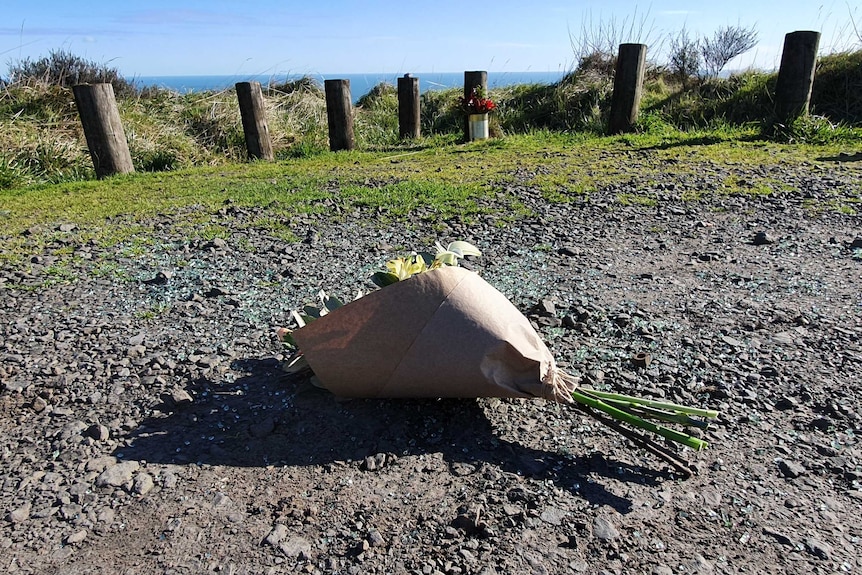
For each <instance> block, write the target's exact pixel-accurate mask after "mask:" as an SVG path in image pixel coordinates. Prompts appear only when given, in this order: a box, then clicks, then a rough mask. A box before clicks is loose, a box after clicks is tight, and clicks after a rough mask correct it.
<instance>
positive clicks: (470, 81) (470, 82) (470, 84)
mask: <svg viewBox="0 0 862 575" xmlns="http://www.w3.org/2000/svg"><path fill="white" fill-rule="evenodd" d="M473 88H481V90H482V91H483V92H487V91H488V72H485V71H483V70H478V71H473V72H464V98H465V99H466V98H469V97H470V95H471V94H472V93H473ZM464 139H465V140H467V141H468V142H469V141H470V122H469V120H468V119H467V116H466V114H465V115H464Z"/></svg>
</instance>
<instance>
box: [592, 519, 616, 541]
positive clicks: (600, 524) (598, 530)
mask: <svg viewBox="0 0 862 575" xmlns="http://www.w3.org/2000/svg"><path fill="white" fill-rule="evenodd" d="M593 535H594V536H595V537H596V538H597V539H600V540H602V541H605V542H610V541H613V540H614V539H616V538H617V537H619V536H620V532H619V531H617V528H616V527H614V524H613V523H611V521H610V519H608V518H607V517H602V516H599V517H596V518H595V519H593Z"/></svg>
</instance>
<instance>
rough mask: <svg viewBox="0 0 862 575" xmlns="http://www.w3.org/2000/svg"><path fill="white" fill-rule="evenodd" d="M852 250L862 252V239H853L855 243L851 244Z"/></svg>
mask: <svg viewBox="0 0 862 575" xmlns="http://www.w3.org/2000/svg"><path fill="white" fill-rule="evenodd" d="M850 249H851V250H862V237H858V238H853V241H852V242H850Z"/></svg>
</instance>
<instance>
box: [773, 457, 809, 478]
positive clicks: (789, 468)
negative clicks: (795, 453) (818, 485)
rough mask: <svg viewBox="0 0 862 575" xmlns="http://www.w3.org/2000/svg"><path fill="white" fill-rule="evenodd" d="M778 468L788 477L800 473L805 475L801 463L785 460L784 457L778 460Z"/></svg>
mask: <svg viewBox="0 0 862 575" xmlns="http://www.w3.org/2000/svg"><path fill="white" fill-rule="evenodd" d="M778 469H779V471H781V474H782V475H784V476H785V477H788V478H790V479H795V478H797V477H799V476H800V475H805V472H806V469H805V467H804V466H803V465H802V464H801V463H796V462H793V461H786V460H784V459H782V460H780V461H779V462H778Z"/></svg>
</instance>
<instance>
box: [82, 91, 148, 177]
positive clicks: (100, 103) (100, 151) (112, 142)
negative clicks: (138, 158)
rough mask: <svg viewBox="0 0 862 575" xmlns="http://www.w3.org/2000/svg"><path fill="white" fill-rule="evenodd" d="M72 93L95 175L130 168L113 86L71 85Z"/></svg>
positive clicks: (126, 144) (127, 146)
mask: <svg viewBox="0 0 862 575" xmlns="http://www.w3.org/2000/svg"><path fill="white" fill-rule="evenodd" d="M72 93H73V94H74V97H75V105H76V106H77V108H78V115H79V116H80V117H81V125H82V126H83V128H84V137H86V138H87V147H88V148H90V157H91V158H92V159H93V167H94V168H95V169H96V176H97V177H99V178H104V177H107V176H113V175H114V174H128V173H130V172H134V171H135V167H134V165H132V156H131V154H130V153H129V143H128V141H126V134H125V132H123V122H122V121H121V120H120V112H119V111H118V110H117V101H116V100H115V99H114V88H113V86H111V84H107V83H106V84H78V85H76V86H72Z"/></svg>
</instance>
